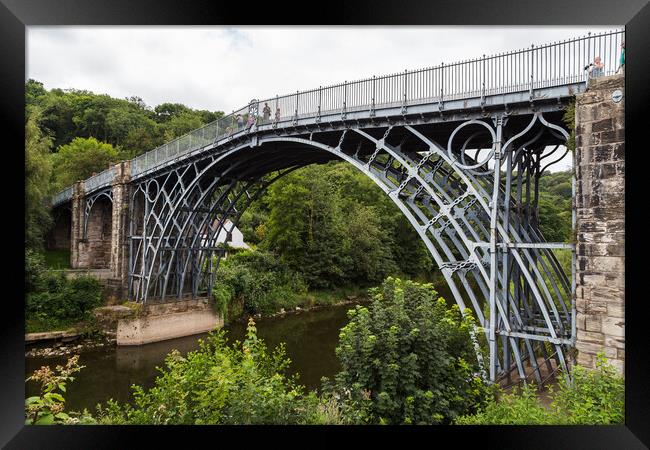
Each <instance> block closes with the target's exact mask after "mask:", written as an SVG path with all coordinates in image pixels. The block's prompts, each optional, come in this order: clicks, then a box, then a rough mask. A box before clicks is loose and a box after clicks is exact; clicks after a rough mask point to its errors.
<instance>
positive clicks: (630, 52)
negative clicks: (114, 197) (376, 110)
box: [0, 0, 650, 449]
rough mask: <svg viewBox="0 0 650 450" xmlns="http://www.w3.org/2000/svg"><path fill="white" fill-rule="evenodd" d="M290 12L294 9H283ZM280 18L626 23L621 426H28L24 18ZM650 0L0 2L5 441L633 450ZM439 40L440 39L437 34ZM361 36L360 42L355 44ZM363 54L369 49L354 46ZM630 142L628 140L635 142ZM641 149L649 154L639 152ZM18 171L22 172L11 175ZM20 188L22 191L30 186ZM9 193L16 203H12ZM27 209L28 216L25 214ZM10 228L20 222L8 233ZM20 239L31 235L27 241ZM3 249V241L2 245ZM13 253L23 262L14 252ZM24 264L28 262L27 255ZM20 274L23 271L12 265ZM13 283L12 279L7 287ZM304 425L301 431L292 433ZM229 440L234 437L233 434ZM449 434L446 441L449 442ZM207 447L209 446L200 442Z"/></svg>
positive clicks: (642, 380)
mask: <svg viewBox="0 0 650 450" xmlns="http://www.w3.org/2000/svg"><path fill="white" fill-rule="evenodd" d="M289 11H291V12H293V13H295V15H294V16H291V17H290V16H289V15H288V12H289ZM272 21H275V22H276V23H278V24H282V25H291V24H296V25H298V24H300V25H308V24H311V25H333V24H336V25H354V26H363V25H388V24H391V25H590V24H591V25H601V24H605V25H625V27H626V96H625V98H626V116H625V120H626V141H628V144H627V152H626V159H627V163H626V183H625V189H626V234H627V239H626V246H625V252H626V255H627V258H626V259H627V262H626V269H625V271H626V272H625V273H626V298H627V299H628V300H627V301H626V312H627V314H626V331H625V333H626V363H625V377H626V383H625V384H626V406H625V416H626V418H625V425H622V426H575V427H559V426H526V427H496V426H484V427H465V426H455V427H454V426H450V427H135V426H130V427H119V426H68V427H64V426H49V427H43V426H25V425H24V393H25V391H24V389H25V380H24V378H25V369H24V361H25V354H24V352H25V342H24V329H25V327H24V326H25V323H24V293H23V289H22V287H21V286H20V285H19V283H17V282H16V281H15V280H14V278H15V279H16V280H18V279H20V278H21V275H20V271H21V265H20V264H21V261H23V262H24V247H23V246H21V244H20V240H19V239H18V237H19V236H24V227H23V223H21V220H20V219H19V217H20V211H22V210H23V209H24V195H23V196H22V197H21V196H20V195H18V194H17V192H23V191H21V188H20V187H21V186H24V182H23V181H22V180H23V179H24V177H21V170H20V169H19V168H21V167H22V168H24V159H23V157H22V155H23V153H21V152H20V149H21V147H22V146H23V145H24V129H25V127H24V103H25V97H24V83H25V55H26V46H25V44H26V43H25V40H26V27H27V26H31V25H192V24H195V25H225V24H247V25H259V24H266V23H269V22H272ZM649 30H650V5H648V3H647V0H627V1H625V2H620V1H614V0H608V1H605V0H597V1H591V2H589V3H585V2H580V1H579V0H571V1H568V0H552V1H551V0H538V1H534V0H520V1H518V2H511V1H507V0H492V1H489V2H488V1H481V0H440V1H435V2H434V1H431V2H429V3H427V4H424V3H422V2H416V1H411V0H408V1H407V0H401V1H399V2H397V1H387V0H373V1H370V0H363V1H357V2H354V3H353V2H344V1H341V0H339V1H328V2H324V3H314V2H312V3H309V4H307V3H298V2H266V3H264V4H250V6H248V5H247V4H246V3H244V2H239V3H237V4H236V3H230V2H215V1H204V0H199V1H192V2H190V1H181V0H157V1H156V0H140V1H133V0H131V1H129V0H112V1H111V0H104V1H101V0H85V1H75V0H0V56H1V60H2V64H1V66H0V92H1V94H2V95H0V114H1V118H2V124H3V125H4V126H3V128H4V130H5V131H4V132H3V137H2V142H3V144H4V145H3V147H4V150H5V151H4V153H3V164H2V167H3V169H4V170H3V171H2V173H3V177H2V180H4V181H5V183H4V189H3V191H4V194H5V195H4V197H5V201H4V202H3V206H5V208H3V209H4V211H5V213H6V214H5V218H4V222H5V223H4V225H6V227H5V228H6V230H7V231H5V232H4V233H3V234H2V236H3V238H4V239H3V240H4V241H5V244H13V248H12V252H13V251H15V252H16V254H15V255H14V254H12V257H11V259H10V258H9V257H5V262H7V263H8V264H6V265H4V266H5V270H4V272H5V277H6V282H7V284H8V285H7V286H6V287H9V288H10V289H9V290H5V295H6V297H5V299H4V300H5V301H4V305H3V306H2V308H3V312H2V314H0V317H1V319H0V320H2V327H0V343H1V344H0V368H1V369H0V382H1V384H0V386H1V390H2V394H1V396H0V399H2V408H1V413H2V420H0V445H3V446H6V448H16V449H25V448H30V449H34V448H66V449H70V448H93V449H94V448H133V447H135V446H136V445H141V444H138V442H147V445H148V446H151V447H153V446H157V445H160V443H162V444H167V446H171V445H175V442H178V441H181V440H182V441H183V442H184V444H179V445H186V446H188V445H192V442H193V441H195V440H196V442H197V443H198V442H199V441H198V439H201V440H202V439H204V438H207V439H208V440H207V441H206V442H208V443H211V444H210V445H220V444H222V445H246V446H250V445H252V444H253V445H254V443H256V442H255V441H257V442H259V443H260V444H263V445H269V443H275V444H277V445H282V446H288V445H291V444H293V443H296V444H298V445H301V446H305V445H313V444H314V442H315V441H314V440H312V439H309V438H308V439H309V440H304V439H300V437H302V436H301V435H302V434H304V433H317V434H321V435H322V436H323V438H324V439H322V440H319V441H318V442H317V443H322V444H327V445H329V446H332V445H334V446H339V445H343V444H345V443H347V442H348V438H349V437H350V436H351V433H355V434H357V433H358V434H360V435H361V436H360V437H361V438H362V439H368V438H374V439H377V440H379V441H384V440H385V439H386V438H388V437H395V438H398V439H399V440H400V442H403V443H404V444H407V445H408V444H411V443H415V442H416V440H417V441H419V442H422V445H426V446H441V447H443V448H448V447H451V446H456V445H462V444H469V445H470V446H477V447H478V446H479V445H480V446H482V447H487V448H499V449H504V448H518V449H523V448H526V449H537V448H539V449H564V448H566V449H580V448H585V449H587V448H589V449H600V448H603V449H614V448H623V449H636V448H648V447H647V446H648V445H650V444H649V443H650V431H649V429H650V427H649V426H648V425H650V418H649V416H648V410H649V408H648V404H649V403H650V395H649V391H650V389H649V388H648V385H649V383H648V381H647V376H646V374H648V358H647V351H646V346H645V345H644V344H643V343H644V342H647V335H646V328H647V327H648V324H646V323H645V322H646V320H647V317H648V315H647V309H646V306H645V305H646V304H647V303H648V301H647V299H646V296H644V294H643V290H642V289H643V288H642V285H641V283H642V280H643V279H644V273H643V271H644V269H645V268H646V267H647V262H645V261H646V259H645V258H644V248H643V246H641V245H640V244H639V243H641V242H643V236H644V233H645V232H646V229H647V228H648V227H647V225H646V224H647V222H646V220H645V218H644V215H645V214H644V212H645V210H647V209H648V208H647V206H645V205H644V197H645V196H644V195H643V193H642V192H643V185H644V184H645V183H644V182H645V181H646V179H647V175H645V173H644V172H643V171H644V168H645V167H648V166H647V165H646V164H644V163H645V161H644V160H643V159H644V156H646V155H645V154H647V152H648V150H646V148H645V147H644V146H643V145H642V142H643V141H642V140H641V139H643V137H640V136H642V135H643V134H644V131H645V130H646V129H647V128H648V126H647V122H648V106H647V105H649V104H650V103H649V100H650V95H649V93H650V84H649V80H648V73H650V69H649V67H648V64H649V63H648V60H649V59H650V58H648V54H650V53H649V51H650V40H649V35H650V32H649ZM432 44H433V43H432ZM351 45H354V43H351ZM359 51H363V49H359ZM630 142H631V143H632V144H631V145H630ZM644 153H645V154H644ZM13 177H15V178H16V179H15V180H14V179H13ZM23 189H24V188H23ZM12 202H13V203H12ZM23 217H24V216H23ZM12 227H13V228H14V229H13V230H12ZM23 242H24V239H23ZM3 247H4V248H5V249H6V248H8V246H7V245H5V246H3ZM14 257H15V258H16V259H14ZM23 265H24V264H23ZM14 270H15V271H16V276H15V277H13V276H12V272H13V271H14ZM10 285H11V286H10ZM296 433H298V434H296ZM225 438H234V439H235V440H236V441H235V442H232V443H229V442H228V441H226V440H225ZM443 442H448V443H446V444H443ZM201 445H205V444H201Z"/></svg>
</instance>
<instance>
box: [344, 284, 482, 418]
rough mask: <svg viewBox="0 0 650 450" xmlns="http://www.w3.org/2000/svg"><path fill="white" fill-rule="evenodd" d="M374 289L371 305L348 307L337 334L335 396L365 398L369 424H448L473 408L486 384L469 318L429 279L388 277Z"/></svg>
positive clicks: (478, 402) (357, 399) (359, 399)
mask: <svg viewBox="0 0 650 450" xmlns="http://www.w3.org/2000/svg"><path fill="white" fill-rule="evenodd" d="M371 294H372V303H371V305H370V308H366V307H362V306H357V307H356V309H354V310H351V311H350V312H348V315H349V317H350V322H349V323H348V325H346V326H345V327H344V328H343V329H342V330H341V333H340V335H339V339H340V340H339V345H338V347H337V348H336V354H337V356H338V358H339V360H340V362H341V366H342V370H341V371H340V372H339V373H338V374H337V375H336V377H335V383H334V385H333V386H332V388H331V389H333V390H334V391H335V392H336V395H338V396H339V398H346V397H349V398H350V399H351V400H352V401H356V402H360V403H363V401H364V399H368V400H369V402H370V405H369V413H368V415H367V417H366V418H365V419H364V420H365V421H367V422H371V423H390V424H401V423H412V424H437V423H449V422H450V421H452V420H453V419H455V418H456V417H457V416H459V415H462V414H468V413H470V412H473V411H475V410H476V407H477V406H479V405H480V404H482V403H483V401H484V399H485V397H486V395H487V392H488V389H487V385H486V383H485V382H484V380H483V378H482V377H481V376H480V375H479V372H480V367H479V363H478V361H477V357H476V352H475V348H474V346H473V344H472V338H471V330H472V328H473V327H474V324H473V321H472V319H471V316H470V315H469V314H468V315H466V316H465V317H464V318H463V317H461V314H460V311H459V309H458V307H457V306H454V307H452V308H450V309H448V308H447V306H446V302H445V301H444V300H443V299H441V298H438V296H437V293H436V291H435V290H434V289H433V287H432V285H430V284H419V283H415V282H411V281H402V280H399V279H394V278H390V277H389V278H387V279H386V281H385V282H384V283H383V285H382V286H381V287H379V288H375V289H372V290H371ZM468 313H469V311H468Z"/></svg>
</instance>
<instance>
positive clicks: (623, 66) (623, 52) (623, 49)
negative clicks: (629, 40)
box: [616, 42, 625, 73]
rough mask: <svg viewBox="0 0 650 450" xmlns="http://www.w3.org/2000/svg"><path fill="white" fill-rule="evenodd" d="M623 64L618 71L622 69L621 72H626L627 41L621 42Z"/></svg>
mask: <svg viewBox="0 0 650 450" xmlns="http://www.w3.org/2000/svg"><path fill="white" fill-rule="evenodd" d="M620 62H621V65H620V66H618V69H616V73H618V71H619V70H620V71H621V73H625V42H621V59H620Z"/></svg>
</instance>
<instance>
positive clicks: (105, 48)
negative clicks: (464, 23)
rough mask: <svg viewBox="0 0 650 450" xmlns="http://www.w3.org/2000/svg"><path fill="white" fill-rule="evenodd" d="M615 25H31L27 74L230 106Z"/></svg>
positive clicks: (119, 93)
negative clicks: (254, 99) (587, 26)
mask: <svg viewBox="0 0 650 450" xmlns="http://www.w3.org/2000/svg"><path fill="white" fill-rule="evenodd" d="M615 28H620V27H618V26H603V27H596V26H590V27H589V28H585V27H557V26H554V27H448V26H444V27H441V26H435V27H434V26H431V27H420V26H418V27H414V26H411V27H368V26H364V27H341V26H338V27H278V26H273V27H270V26H267V27H197V26H192V27H162V26H149V27H117V26H113V27H91V26H86V27H67V26H53V27H52V26H51V27H37V26H30V27H28V28H27V58H26V61H27V68H26V76H27V78H34V79H36V80H38V81H40V82H42V83H44V85H45V87H46V88H47V89H51V88H62V89H67V88H76V89H86V90H90V91H93V92H95V93H101V94H103V93H105V94H109V95H111V96H113V97H118V98H124V97H130V96H139V97H141V98H142V99H143V100H144V101H145V103H146V104H147V105H149V106H156V105H158V104H160V103H163V102H173V103H183V104H185V105H187V106H190V107H192V108H198V109H208V110H211V111H225V112H226V113H228V112H230V111H232V110H234V109H237V108H240V107H242V106H244V105H245V104H247V103H248V102H249V100H251V99H253V98H269V97H272V96H275V95H276V94H280V95H282V94H286V93H291V92H295V91H296V90H306V89H311V88H315V87H318V86H321V85H327V84H334V83H339V82H342V81H345V80H348V81H349V80H355V79H359V78H365V77H368V76H372V75H381V74H387V73H395V72H401V71H404V69H417V68H422V67H428V66H434V65H437V64H440V63H441V62H445V63H447V62H454V61H458V60H464V59H470V58H475V57H480V56H481V55H483V54H487V55H489V54H494V53H499V52H504V51H508V50H515V49H519V48H524V47H529V46H530V45H531V44H536V45H537V44H542V43H548V42H555V41H559V40H562V39H567V38H570V37H577V36H583V35H585V34H587V32H589V31H591V32H599V31H606V30H612V29H615Z"/></svg>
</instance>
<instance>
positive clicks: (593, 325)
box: [585, 316, 601, 333]
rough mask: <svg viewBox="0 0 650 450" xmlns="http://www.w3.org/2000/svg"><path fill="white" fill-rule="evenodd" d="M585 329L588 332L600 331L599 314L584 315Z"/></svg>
mask: <svg viewBox="0 0 650 450" xmlns="http://www.w3.org/2000/svg"><path fill="white" fill-rule="evenodd" d="M585 330H586V331H590V332H598V333H600V331H601V326H600V316H586V317H585Z"/></svg>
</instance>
